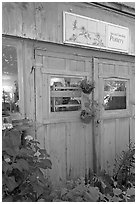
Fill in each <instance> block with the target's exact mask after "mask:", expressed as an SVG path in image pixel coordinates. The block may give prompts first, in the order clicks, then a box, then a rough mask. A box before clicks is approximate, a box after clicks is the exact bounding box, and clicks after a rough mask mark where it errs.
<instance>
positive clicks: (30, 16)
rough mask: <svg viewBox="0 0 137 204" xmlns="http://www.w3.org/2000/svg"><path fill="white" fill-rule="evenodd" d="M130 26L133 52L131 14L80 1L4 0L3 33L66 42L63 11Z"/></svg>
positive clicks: (131, 51)
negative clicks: (64, 40)
mask: <svg viewBox="0 0 137 204" xmlns="http://www.w3.org/2000/svg"><path fill="white" fill-rule="evenodd" d="M70 10H71V11H72V12H73V13H76V14H79V15H83V16H86V17H89V18H94V19H97V20H101V21H106V22H108V23H113V24H117V25H121V26H125V27H128V28H129V31H130V32H129V53H130V54H134V53H135V43H134V42H135V30H134V26H135V22H134V19H132V18H130V17H128V16H122V15H120V14H117V13H113V12H112V11H105V10H103V9H100V8H98V7H94V6H93V5H92V6H88V7H87V6H86V4H84V3H82V2H79V3H74V2H66V3H65V2H3V12H2V21H3V22H2V25H3V26H2V33H3V34H8V35H14V36H20V37H25V38H30V39H37V40H43V41H48V42H54V43H61V44H63V11H70Z"/></svg>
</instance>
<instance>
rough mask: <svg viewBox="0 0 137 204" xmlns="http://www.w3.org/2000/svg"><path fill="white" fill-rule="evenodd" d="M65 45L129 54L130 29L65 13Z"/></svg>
mask: <svg viewBox="0 0 137 204" xmlns="http://www.w3.org/2000/svg"><path fill="white" fill-rule="evenodd" d="M63 23H64V35H63V36H64V39H63V41H64V43H69V44H77V45H83V46H89V47H95V48H101V49H107V50H114V51H120V52H128V38H129V29H128V28H126V27H122V26H118V25H115V24H110V23H107V22H103V21H99V20H95V19H91V18H88V17H84V16H80V15H77V14H73V13H68V12H64V21H63Z"/></svg>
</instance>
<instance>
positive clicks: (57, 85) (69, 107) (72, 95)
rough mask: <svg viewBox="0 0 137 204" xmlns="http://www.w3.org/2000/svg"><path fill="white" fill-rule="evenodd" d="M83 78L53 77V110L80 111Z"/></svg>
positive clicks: (51, 82)
mask: <svg viewBox="0 0 137 204" xmlns="http://www.w3.org/2000/svg"><path fill="white" fill-rule="evenodd" d="M80 80H81V78H71V77H51V80H50V90H51V112H60V111H78V110H80V109H81V90H80V89H79V86H78V83H79V82H80Z"/></svg>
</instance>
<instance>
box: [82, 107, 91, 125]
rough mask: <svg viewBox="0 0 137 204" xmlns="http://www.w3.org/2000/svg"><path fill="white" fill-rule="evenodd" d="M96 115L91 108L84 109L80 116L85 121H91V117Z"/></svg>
mask: <svg viewBox="0 0 137 204" xmlns="http://www.w3.org/2000/svg"><path fill="white" fill-rule="evenodd" d="M93 117H94V113H93V112H92V111H91V110H82V111H81V114H80V118H81V120H82V122H84V123H90V121H91V119H92V118H93Z"/></svg>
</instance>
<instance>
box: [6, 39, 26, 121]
mask: <svg viewBox="0 0 137 204" xmlns="http://www.w3.org/2000/svg"><path fill="white" fill-rule="evenodd" d="M22 56H23V55H22V43H21V42H19V41H17V40H13V39H10V38H6V37H3V38H2V118H3V120H9V119H10V120H19V119H23V118H24V116H25V112H24V74H23V59H22Z"/></svg>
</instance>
